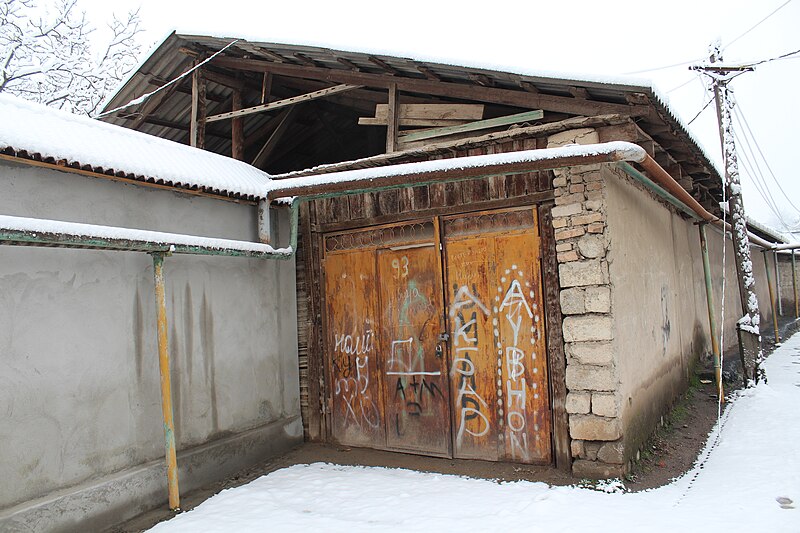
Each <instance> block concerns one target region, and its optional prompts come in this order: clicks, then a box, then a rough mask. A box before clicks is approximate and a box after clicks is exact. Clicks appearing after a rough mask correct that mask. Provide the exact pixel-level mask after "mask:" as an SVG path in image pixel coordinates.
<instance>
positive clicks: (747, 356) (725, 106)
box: [692, 42, 765, 385]
mask: <svg viewBox="0 0 800 533" xmlns="http://www.w3.org/2000/svg"><path fill="white" fill-rule="evenodd" d="M692 69H693V70H697V71H700V72H702V73H704V74H705V75H707V76H708V77H709V78H711V85H712V89H713V91H714V100H715V101H716V105H717V119H718V121H719V137H720V142H721V143H722V154H723V160H724V164H725V192H726V195H727V197H728V212H729V213H730V215H731V233H732V236H733V248H734V254H735V256H736V273H737V277H738V281H739V295H740V297H741V301H742V311H743V313H744V316H742V318H740V319H739V321H738V323H737V327H736V329H737V332H738V335H739V353H740V355H741V358H742V372H743V374H744V381H745V384H746V385H752V384H755V383H758V381H759V380H761V379H764V378H765V376H764V373H763V372H764V371H763V369H762V368H761V363H762V359H763V352H762V350H761V333H760V327H759V326H760V321H761V317H760V314H759V310H758V299H757V298H756V292H755V278H754V277H753V262H752V260H751V258H750V239H749V237H748V235H747V219H746V218H745V214H744V202H743V201H742V187H741V182H740V180H739V164H738V161H737V158H736V144H735V142H734V138H733V118H732V116H731V112H732V110H733V106H734V102H733V97H732V96H733V95H732V92H731V89H730V87H728V83H729V82H730V81H731V79H733V77H735V76H736V75H738V74H741V73H742V72H746V71H751V70H753V68H752V67H741V66H738V67H737V66H733V67H726V66H723V65H722V50H721V49H720V44H719V42H717V43H715V44H713V45H712V46H711V57H710V61H709V64H707V65H698V66H694V67H692Z"/></svg>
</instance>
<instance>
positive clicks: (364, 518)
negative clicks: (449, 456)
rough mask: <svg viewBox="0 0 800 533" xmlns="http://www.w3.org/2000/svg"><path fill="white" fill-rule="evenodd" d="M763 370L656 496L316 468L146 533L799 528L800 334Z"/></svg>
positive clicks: (263, 482) (282, 476) (258, 483)
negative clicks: (761, 379)
mask: <svg viewBox="0 0 800 533" xmlns="http://www.w3.org/2000/svg"><path fill="white" fill-rule="evenodd" d="M766 371H767V377H768V380H769V384H768V385H764V384H761V385H759V386H758V387H756V388H754V389H750V390H747V391H745V392H743V393H742V394H740V395H739V397H738V398H737V399H736V400H735V401H734V402H733V403H732V404H730V407H729V409H728V411H727V412H726V413H725V414H724V415H723V419H722V430H721V433H719V434H718V432H717V431H718V428H715V429H714V431H713V432H712V433H711V435H710V436H709V439H708V444H707V445H706V449H705V450H704V451H703V453H702V454H701V455H700V459H699V461H698V463H697V464H696V465H695V467H694V468H693V469H692V470H691V471H690V472H688V473H687V474H686V475H685V476H683V477H681V478H679V479H677V480H676V481H674V482H673V483H671V484H670V485H667V486H665V487H662V488H659V489H655V490H652V491H648V492H642V493H621V492H611V493H606V492H601V491H597V490H590V489H584V488H578V487H550V486H548V485H546V484H544V483H531V482H527V481H520V482H512V483H496V482H493V481H487V480H480V479H467V478H462V477H457V476H448V475H442V474H427V473H419V472H413V471H409V470H397V469H388V468H365V467H350V466H336V465H330V464H322V463H316V464H311V465H297V466H293V467H291V468H285V469H283V470H279V471H276V472H273V473H271V474H269V475H267V476H264V477H261V478H259V479H257V480H255V481H253V482H251V483H250V484H248V485H245V486H242V487H238V488H235V489H228V490H225V491H222V492H221V493H220V494H218V495H216V496H214V497H212V498H210V499H209V500H207V501H206V502H204V503H203V504H202V505H200V506H198V507H197V508H196V509H195V510H193V511H189V512H187V513H184V514H181V515H179V516H177V517H175V518H173V519H172V520H170V521H168V522H163V523H161V524H159V525H157V526H156V527H154V528H153V529H151V530H150V531H152V532H155V533H184V532H186V533H189V532H191V533H200V532H209V533H211V532H226V533H227V532H237V533H249V532H256V531H257V532H266V531H270V532H273V531H276V532H283V531H303V532H307V531H315V532H320V533H322V532H334V531H342V532H344V531H346V532H349V533H352V532H360V531H399V530H426V531H465V530H469V531H503V532H509V531H546V532H555V531H578V530H584V529H585V530H588V528H593V529H594V530H597V531H615V532H616V531H637V532H639V531H669V532H670V533H676V532H680V533H683V532H688V531H703V532H704V533H707V532H716V531H720V532H722V531H724V532H733V531H747V532H749V533H752V532H761V531H764V532H777V531H794V532H798V531H800V334H799V335H795V336H794V337H793V338H791V339H789V340H788V341H787V342H785V343H784V345H783V346H781V347H780V348H779V349H777V350H776V351H775V352H774V353H773V354H772V355H771V356H770V357H769V359H768V360H767V362H766ZM611 488H613V485H611ZM785 498H789V499H791V500H792V501H793V503H786V500H785ZM782 503H783V504H782Z"/></svg>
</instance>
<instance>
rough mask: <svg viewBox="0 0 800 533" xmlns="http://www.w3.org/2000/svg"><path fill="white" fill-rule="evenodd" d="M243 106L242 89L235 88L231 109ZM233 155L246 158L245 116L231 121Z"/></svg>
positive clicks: (236, 109) (240, 158)
mask: <svg viewBox="0 0 800 533" xmlns="http://www.w3.org/2000/svg"><path fill="white" fill-rule="evenodd" d="M241 108H242V91H240V90H238V89H234V91H233V100H232V105H231V111H239V110H240V109H241ZM231 157H233V158H234V159H238V160H239V161H242V160H244V118H243V117H239V118H235V119H233V120H232V121H231Z"/></svg>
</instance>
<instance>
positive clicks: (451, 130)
mask: <svg viewBox="0 0 800 533" xmlns="http://www.w3.org/2000/svg"><path fill="white" fill-rule="evenodd" d="M543 116H544V113H543V112H542V111H541V110H536V111H526V112H525V113H518V114H515V115H508V116H505V117H497V118H490V119H486V120H477V121H475V122H469V123H467V124H462V125H460V126H447V127H444V128H436V129H432V130H424V131H420V132H413V133H408V134H406V135H403V136H402V137H401V138H400V141H402V142H413V141H421V140H424V139H432V138H434V137H445V136H447V135H454V134H457V133H466V132H470V131H479V130H485V129H489V128H495V127H498V126H508V125H510V124H518V123H520V122H527V121H531V120H539V119H541V118H542V117H543Z"/></svg>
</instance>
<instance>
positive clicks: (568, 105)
mask: <svg viewBox="0 0 800 533" xmlns="http://www.w3.org/2000/svg"><path fill="white" fill-rule="evenodd" d="M213 63H214V64H216V65H218V66H221V67H226V68H233V69H242V70H250V71H254V72H265V71H267V72H272V73H273V74H279V75H284V76H296V77H301V78H308V79H316V80H323V81H328V82H334V83H346V84H352V85H361V86H366V87H375V88H384V89H388V87H389V84H390V83H397V87H398V89H399V90H401V91H403V92H415V93H422V94H430V95H434V96H449V97H451V98H460V99H464V100H477V101H481V102H488V103H496V104H504V105H510V106H515V107H522V108H529V109H543V110H545V111H555V112H559V113H568V114H572V115H600V114H620V113H621V114H625V115H628V116H633V117H639V116H649V115H651V109H650V107H649V106H644V105H629V104H615V103H607V102H598V101H593V100H581V99H579V98H573V97H565V96H553V95H546V94H535V93H529V92H523V91H517V90H513V89H501V88H497V87H481V86H475V85H465V84H460V83H449V82H438V81H432V80H423V79H412V78H405V77H400V76H397V77H393V78H387V77H386V76H384V75H381V74H371V73H367V72H351V71H348V70H344V69H340V70H336V69H330V68H319V67H304V66H300V65H286V64H276V63H270V62H268V61H260V60H256V59H244V58H234V57H227V56H218V57H217V58H215V59H214V60H213Z"/></svg>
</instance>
